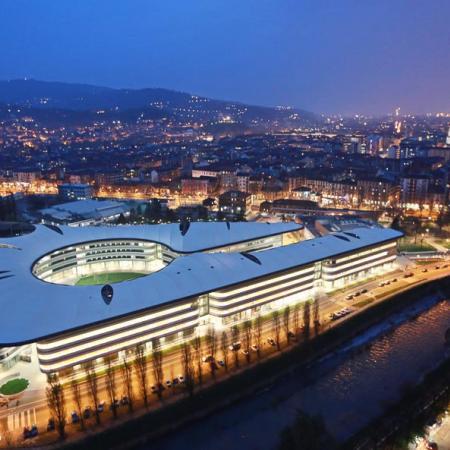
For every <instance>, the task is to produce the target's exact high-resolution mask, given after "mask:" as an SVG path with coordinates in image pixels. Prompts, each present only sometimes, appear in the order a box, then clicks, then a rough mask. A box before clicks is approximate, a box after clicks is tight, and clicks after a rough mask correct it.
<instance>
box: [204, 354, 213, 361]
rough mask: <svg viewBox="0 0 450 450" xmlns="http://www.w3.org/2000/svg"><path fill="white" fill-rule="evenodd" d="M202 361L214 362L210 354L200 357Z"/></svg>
mask: <svg viewBox="0 0 450 450" xmlns="http://www.w3.org/2000/svg"><path fill="white" fill-rule="evenodd" d="M202 361H203V362H204V363H212V362H214V356H212V355H208V356H204V357H203V358H202Z"/></svg>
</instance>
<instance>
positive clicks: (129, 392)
mask: <svg viewBox="0 0 450 450" xmlns="http://www.w3.org/2000/svg"><path fill="white" fill-rule="evenodd" d="M122 378H123V382H124V384H125V392H126V396H127V397H128V412H130V413H131V412H132V411H133V402H134V395H133V366H132V365H131V363H130V362H129V361H128V360H127V359H126V357H125V358H123V363H122Z"/></svg>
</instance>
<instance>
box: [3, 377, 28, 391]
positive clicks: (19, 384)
mask: <svg viewBox="0 0 450 450" xmlns="http://www.w3.org/2000/svg"><path fill="white" fill-rule="evenodd" d="M28 384H29V382H28V380H26V379H25V378H14V380H9V381H7V382H6V383H5V384H3V385H2V386H0V394H3V395H15V394H19V393H20V392H22V391H24V390H25V389H26V388H27V387H28Z"/></svg>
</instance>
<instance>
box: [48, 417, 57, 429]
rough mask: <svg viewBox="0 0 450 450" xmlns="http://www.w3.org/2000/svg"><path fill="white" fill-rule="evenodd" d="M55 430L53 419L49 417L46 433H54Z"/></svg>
mask: <svg viewBox="0 0 450 450" xmlns="http://www.w3.org/2000/svg"><path fill="white" fill-rule="evenodd" d="M55 428H56V426H55V419H54V418H53V417H50V419H48V422H47V431H54V430H55Z"/></svg>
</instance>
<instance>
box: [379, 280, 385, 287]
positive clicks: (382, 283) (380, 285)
mask: <svg viewBox="0 0 450 450" xmlns="http://www.w3.org/2000/svg"><path fill="white" fill-rule="evenodd" d="M385 284H386V283H385V282H384V281H382V282H381V283H378V286H379V287H383V286H384V285H385Z"/></svg>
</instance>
